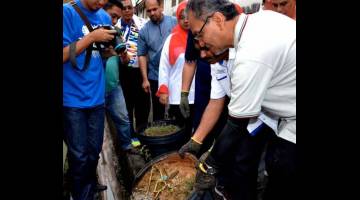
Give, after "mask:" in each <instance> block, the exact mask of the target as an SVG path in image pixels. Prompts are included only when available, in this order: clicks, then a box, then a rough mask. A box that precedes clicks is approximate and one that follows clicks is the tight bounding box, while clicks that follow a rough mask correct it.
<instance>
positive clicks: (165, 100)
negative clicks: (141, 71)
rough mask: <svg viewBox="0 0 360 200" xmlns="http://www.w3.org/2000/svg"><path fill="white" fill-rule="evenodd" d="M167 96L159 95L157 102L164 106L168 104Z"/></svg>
mask: <svg viewBox="0 0 360 200" xmlns="http://www.w3.org/2000/svg"><path fill="white" fill-rule="evenodd" d="M168 99H169V95H168V94H160V97H159V101H160V103H161V104H163V105H166V104H168V102H169V100H168Z"/></svg>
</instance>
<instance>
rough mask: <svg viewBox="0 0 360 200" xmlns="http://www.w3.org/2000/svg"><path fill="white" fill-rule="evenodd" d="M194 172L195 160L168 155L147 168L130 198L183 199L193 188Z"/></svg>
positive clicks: (142, 199) (146, 199)
mask: <svg viewBox="0 0 360 200" xmlns="http://www.w3.org/2000/svg"><path fill="white" fill-rule="evenodd" d="M195 173H196V169H195V160H193V159H191V158H189V157H185V158H184V159H181V158H180V157H179V156H178V155H172V156H169V157H168V158H166V159H165V160H162V161H160V162H158V163H156V164H153V165H152V167H151V168H150V169H148V170H147V172H146V173H145V174H144V175H143V176H142V178H141V179H140V181H139V182H138V183H137V184H136V187H135V188H134V190H133V193H132V195H131V200H185V199H187V197H188V196H189V194H190V192H191V190H192V189H193V185H194V182H195Z"/></svg>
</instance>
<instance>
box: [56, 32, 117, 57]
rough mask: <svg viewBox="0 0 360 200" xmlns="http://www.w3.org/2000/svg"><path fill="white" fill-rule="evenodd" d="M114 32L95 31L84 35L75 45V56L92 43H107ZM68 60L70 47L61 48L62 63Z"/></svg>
mask: <svg viewBox="0 0 360 200" xmlns="http://www.w3.org/2000/svg"><path fill="white" fill-rule="evenodd" d="M114 33H115V30H105V29H96V30H94V31H93V32H90V33H89V34H87V35H85V36H84V37H83V38H81V39H80V40H79V41H78V42H77V43H76V55H79V54H80V53H81V52H83V51H84V50H85V49H86V48H87V47H88V46H90V45H92V43H94V42H108V41H110V40H112V39H113V38H114V35H113V34H114ZM69 58H70V45H67V46H66V47H64V48H63V63H65V62H67V61H68V60H69Z"/></svg>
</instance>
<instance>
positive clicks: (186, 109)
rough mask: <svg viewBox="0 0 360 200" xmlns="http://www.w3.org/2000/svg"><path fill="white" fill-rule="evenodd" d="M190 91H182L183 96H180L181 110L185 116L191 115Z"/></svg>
mask: <svg viewBox="0 0 360 200" xmlns="http://www.w3.org/2000/svg"><path fill="white" fill-rule="evenodd" d="M188 96H189V92H181V98H180V105H179V107H180V111H181V114H182V115H183V116H184V118H189V117H190V106H189V99H188Z"/></svg>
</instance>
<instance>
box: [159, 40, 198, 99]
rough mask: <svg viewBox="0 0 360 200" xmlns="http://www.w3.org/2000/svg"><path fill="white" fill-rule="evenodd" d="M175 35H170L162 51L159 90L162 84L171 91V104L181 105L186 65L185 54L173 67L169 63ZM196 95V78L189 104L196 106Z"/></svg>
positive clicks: (190, 93) (181, 55)
mask: <svg viewBox="0 0 360 200" xmlns="http://www.w3.org/2000/svg"><path fill="white" fill-rule="evenodd" d="M172 35H173V34H170V35H169V36H168V37H167V38H166V40H165V43H164V47H163V49H162V51H161V57H160V63H159V88H160V86H161V85H162V84H164V85H166V86H167V87H168V89H169V104H171V105H179V104H180V96H181V84H182V71H183V68H184V63H185V53H182V54H180V55H179V57H178V58H177V60H176V62H175V64H174V65H173V66H172V65H170V62H169V46H170V39H171V36H172ZM194 94H195V78H194V79H193V80H192V83H191V87H190V91H189V97H188V99H189V104H194Z"/></svg>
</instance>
